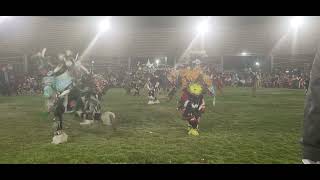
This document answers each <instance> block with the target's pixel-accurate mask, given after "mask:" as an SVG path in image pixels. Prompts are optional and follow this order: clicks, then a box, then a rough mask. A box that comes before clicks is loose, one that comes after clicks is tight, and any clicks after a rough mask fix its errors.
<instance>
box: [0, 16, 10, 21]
mask: <svg viewBox="0 0 320 180" xmlns="http://www.w3.org/2000/svg"><path fill="white" fill-rule="evenodd" d="M9 19H11V16H0V22H3V21H6V20H9Z"/></svg>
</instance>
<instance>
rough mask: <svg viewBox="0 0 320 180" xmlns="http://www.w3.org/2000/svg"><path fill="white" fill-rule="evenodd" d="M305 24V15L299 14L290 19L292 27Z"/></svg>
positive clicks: (295, 27)
mask: <svg viewBox="0 0 320 180" xmlns="http://www.w3.org/2000/svg"><path fill="white" fill-rule="evenodd" d="M302 24H303V17H301V16H298V17H294V18H292V19H291V20H290V25H291V27H292V28H294V29H297V28H299V27H300V26H301V25H302Z"/></svg>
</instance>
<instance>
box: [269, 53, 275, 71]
mask: <svg viewBox="0 0 320 180" xmlns="http://www.w3.org/2000/svg"><path fill="white" fill-rule="evenodd" d="M273 61H274V59H273V55H271V56H270V72H272V71H273Z"/></svg>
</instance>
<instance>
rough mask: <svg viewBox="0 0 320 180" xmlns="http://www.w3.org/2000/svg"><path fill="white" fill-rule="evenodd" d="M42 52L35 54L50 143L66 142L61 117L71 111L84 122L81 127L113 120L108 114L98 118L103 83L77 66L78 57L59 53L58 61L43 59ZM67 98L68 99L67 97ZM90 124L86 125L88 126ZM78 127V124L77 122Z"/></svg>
mask: <svg viewBox="0 0 320 180" xmlns="http://www.w3.org/2000/svg"><path fill="white" fill-rule="evenodd" d="M45 52H46V49H43V51H42V52H41V53H38V54H37V55H36V56H34V57H36V58H37V59H38V60H39V65H40V66H39V70H40V72H41V73H42V75H44V76H45V77H44V78H43V80H44V96H45V97H46V99H47V106H48V111H49V113H53V115H54V118H53V120H54V137H53V140H52V143H53V144H60V143H64V142H67V139H68V135H67V134H66V133H65V132H64V130H63V114H64V113H65V112H66V111H67V110H68V107H69V108H70V109H71V112H73V111H77V113H78V114H79V116H80V117H83V118H84V119H85V122H84V123H85V124H91V122H93V120H102V121H103V122H104V121H105V120H108V119H110V116H112V117H113V118H115V116H114V114H113V113H111V112H106V113H104V114H103V118H101V116H102V114H101V107H100V99H101V98H99V96H101V94H102V93H103V92H102V89H105V88H104V84H105V82H103V81H101V78H98V77H97V76H95V75H94V74H93V73H92V72H91V74H90V73H89V71H88V70H87V69H86V68H85V67H84V66H83V65H81V63H80V61H78V55H76V57H75V58H74V57H73V54H72V52H71V51H66V52H65V53H64V54H59V56H58V58H53V57H45ZM69 97H70V98H69ZM88 122H90V123H88ZM81 124H82V123H81Z"/></svg>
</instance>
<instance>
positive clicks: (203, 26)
mask: <svg viewBox="0 0 320 180" xmlns="http://www.w3.org/2000/svg"><path fill="white" fill-rule="evenodd" d="M197 31H198V33H200V34H204V33H207V32H208V31H209V22H208V20H204V21H202V22H201V23H200V24H199V25H198V27H197Z"/></svg>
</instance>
